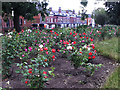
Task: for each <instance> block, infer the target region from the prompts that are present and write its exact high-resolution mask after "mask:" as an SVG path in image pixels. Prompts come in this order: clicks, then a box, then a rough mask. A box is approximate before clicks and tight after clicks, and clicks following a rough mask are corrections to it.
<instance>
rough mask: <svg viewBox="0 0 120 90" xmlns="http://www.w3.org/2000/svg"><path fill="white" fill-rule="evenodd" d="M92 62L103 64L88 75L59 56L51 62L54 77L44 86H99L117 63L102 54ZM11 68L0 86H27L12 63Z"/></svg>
mask: <svg viewBox="0 0 120 90" xmlns="http://www.w3.org/2000/svg"><path fill="white" fill-rule="evenodd" d="M93 63H94V64H103V66H102V68H99V69H98V71H95V73H94V75H93V76H89V74H88V73H87V72H84V71H83V68H82V67H80V68H78V69H74V67H73V66H72V65H71V63H70V61H68V60H67V59H66V58H61V57H59V58H58V59H56V60H55V61H54V62H53V64H52V65H53V67H55V71H54V74H55V77H54V78H52V80H50V81H48V82H46V83H45V86H46V88H100V87H101V86H102V85H103V84H104V83H105V81H106V79H107V77H108V76H109V75H110V74H111V73H112V72H113V71H114V69H115V68H116V67H117V63H116V62H115V61H114V60H111V59H108V58H105V57H103V56H96V59H95V60H94V61H93ZM12 68H14V72H13V74H12V76H11V77H10V78H8V79H5V80H3V82H2V87H3V88H22V89H23V88H27V87H26V86H25V83H23V82H21V78H22V75H21V74H16V73H15V70H16V69H17V67H16V66H15V65H13V67H12ZM47 69H48V68H47ZM8 81H9V84H8Z"/></svg>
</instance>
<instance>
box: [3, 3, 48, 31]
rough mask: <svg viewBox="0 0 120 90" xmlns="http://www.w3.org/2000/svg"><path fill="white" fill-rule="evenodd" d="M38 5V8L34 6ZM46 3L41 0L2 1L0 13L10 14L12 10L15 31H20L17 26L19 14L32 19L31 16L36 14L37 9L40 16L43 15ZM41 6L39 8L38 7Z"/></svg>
mask: <svg viewBox="0 0 120 90" xmlns="http://www.w3.org/2000/svg"><path fill="white" fill-rule="evenodd" d="M37 5H38V8H36V6H37ZM47 5H48V4H47V3H46V1H43V2H42V3H33V2H3V3H2V10H3V11H2V13H3V14H6V15H7V16H8V15H11V12H12V11H14V17H13V21H14V28H15V29H16V31H18V32H19V31H21V29H20V26H19V16H23V17H24V18H25V19H28V20H33V16H35V15H38V13H39V11H40V13H41V16H43V17H44V16H45V11H46V10H47V9H46V7H47ZM40 7H41V8H42V9H41V10H42V12H41V10H39V8H40Z"/></svg>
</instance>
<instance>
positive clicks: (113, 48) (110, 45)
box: [95, 37, 120, 88]
mask: <svg viewBox="0 0 120 90" xmlns="http://www.w3.org/2000/svg"><path fill="white" fill-rule="evenodd" d="M118 43H119V42H118V38H117V37H113V38H112V39H109V40H104V41H101V42H96V43H95V48H96V50H97V51H98V52H99V53H100V54H101V55H103V56H107V57H109V58H112V59H114V60H115V61H116V62H119V55H118V53H119V52H120V51H119V49H118ZM119 69H120V66H119V67H117V68H116V69H115V71H114V72H112V74H111V75H110V76H109V77H108V78H107V80H106V82H105V84H104V85H103V86H102V88H120V85H118V84H119V80H120V78H119V76H118V75H120V74H119V72H120V71H118V70H119Z"/></svg>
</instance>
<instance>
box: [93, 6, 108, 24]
mask: <svg viewBox="0 0 120 90" xmlns="http://www.w3.org/2000/svg"><path fill="white" fill-rule="evenodd" d="M92 15H93V18H94V19H95V23H96V24H100V25H102V26H103V25H104V24H105V23H106V20H107V14H106V11H105V9H104V8H98V9H96V10H94V11H93V12H92Z"/></svg>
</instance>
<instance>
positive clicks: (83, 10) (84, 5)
mask: <svg viewBox="0 0 120 90" xmlns="http://www.w3.org/2000/svg"><path fill="white" fill-rule="evenodd" d="M87 3H88V1H87V0H81V2H80V4H81V5H82V6H83V7H82V13H81V16H82V17H81V19H82V20H85V18H88V15H87V14H86V12H87V10H85V7H86V6H87Z"/></svg>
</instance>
